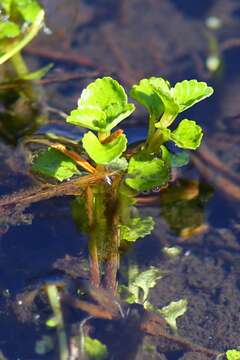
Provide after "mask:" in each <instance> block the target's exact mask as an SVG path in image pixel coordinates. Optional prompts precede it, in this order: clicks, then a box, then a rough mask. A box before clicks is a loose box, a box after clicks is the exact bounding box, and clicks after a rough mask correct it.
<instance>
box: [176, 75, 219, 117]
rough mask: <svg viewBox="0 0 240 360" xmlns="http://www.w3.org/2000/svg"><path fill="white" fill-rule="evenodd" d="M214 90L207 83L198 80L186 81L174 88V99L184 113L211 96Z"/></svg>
mask: <svg viewBox="0 0 240 360" xmlns="http://www.w3.org/2000/svg"><path fill="white" fill-rule="evenodd" d="M212 94H213V88H212V87H210V86H208V85H207V84H206V83H205V82H199V81H197V80H194V79H193V80H184V81H181V82H178V83H176V85H175V86H174V88H173V97H174V100H175V102H176V103H177V104H178V106H179V111H180V112H182V111H184V110H186V109H188V108H190V107H191V106H193V105H194V104H196V103H198V102H199V101H201V100H203V99H205V98H207V97H209V96H211V95H212Z"/></svg>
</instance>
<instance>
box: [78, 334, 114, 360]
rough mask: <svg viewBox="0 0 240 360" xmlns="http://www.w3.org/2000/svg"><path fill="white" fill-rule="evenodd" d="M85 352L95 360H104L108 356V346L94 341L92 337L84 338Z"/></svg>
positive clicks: (96, 340)
mask: <svg viewBox="0 0 240 360" xmlns="http://www.w3.org/2000/svg"><path fill="white" fill-rule="evenodd" d="M84 351H85V352H86V354H87V356H88V357H89V358H90V359H93V360H94V359H95V360H103V359H106V358H107V356H108V350H107V347H106V345H105V344H103V343H102V342H101V341H99V340H98V339H92V338H91V337H90V336H85V337H84Z"/></svg>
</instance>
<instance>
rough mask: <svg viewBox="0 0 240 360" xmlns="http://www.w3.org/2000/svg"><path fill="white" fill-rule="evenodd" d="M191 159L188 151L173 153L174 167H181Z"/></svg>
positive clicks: (172, 161)
mask: <svg viewBox="0 0 240 360" xmlns="http://www.w3.org/2000/svg"><path fill="white" fill-rule="evenodd" d="M189 161H190V155H189V153H188V152H186V151H180V152H177V153H175V154H171V164H172V167H175V168H179V167H182V166H185V165H187V164H188V163H189Z"/></svg>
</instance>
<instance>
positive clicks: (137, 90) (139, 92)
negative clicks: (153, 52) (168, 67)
mask: <svg viewBox="0 0 240 360" xmlns="http://www.w3.org/2000/svg"><path fill="white" fill-rule="evenodd" d="M151 81H152V82H154V81H159V82H164V83H165V80H163V79H162V78H153V77H151V78H149V79H142V80H141V81H140V82H139V83H138V84H136V85H133V87H132V89H131V91H130V95H131V96H132V98H133V99H135V100H136V101H138V102H139V103H140V104H141V105H143V106H144V107H145V108H146V109H147V110H148V112H149V114H150V115H151V116H153V117H154V118H155V119H156V120H157V119H158V118H159V117H160V115H162V113H163V112H164V105H163V102H162V100H161V98H160V96H159V95H158V94H157V92H156V91H155V89H154V86H152V84H151Z"/></svg>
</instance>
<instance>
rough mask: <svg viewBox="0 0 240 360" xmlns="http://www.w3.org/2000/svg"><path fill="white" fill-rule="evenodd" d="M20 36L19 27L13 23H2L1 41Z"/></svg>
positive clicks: (0, 27)
mask: <svg viewBox="0 0 240 360" xmlns="http://www.w3.org/2000/svg"><path fill="white" fill-rule="evenodd" d="M19 34H20V28H19V26H18V25H17V24H16V23H14V22H12V21H4V22H1V23H0V39H4V38H14V37H16V36H18V35H19Z"/></svg>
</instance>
